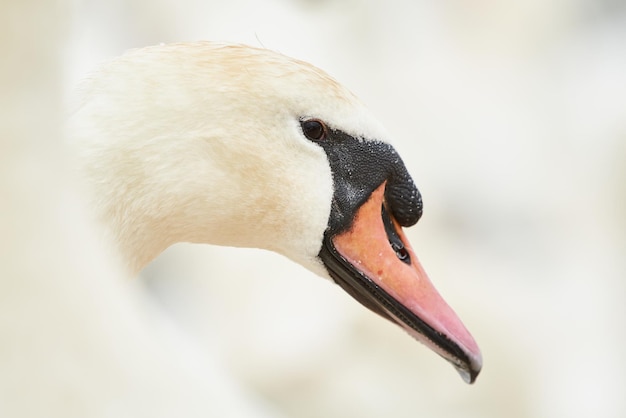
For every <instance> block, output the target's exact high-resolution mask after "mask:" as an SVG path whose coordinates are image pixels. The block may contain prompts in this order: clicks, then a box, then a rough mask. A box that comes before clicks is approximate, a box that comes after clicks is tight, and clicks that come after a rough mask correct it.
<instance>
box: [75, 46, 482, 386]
mask: <svg viewBox="0 0 626 418" xmlns="http://www.w3.org/2000/svg"><path fill="white" fill-rule="evenodd" d="M68 132H69V138H70V141H71V143H72V144H73V145H74V147H75V149H76V150H77V157H78V161H79V170H80V175H81V177H82V179H83V182H84V186H85V188H86V189H88V190H89V196H90V199H89V201H90V204H91V206H92V207H93V213H94V216H95V217H96V218H97V219H98V221H99V222H100V223H101V224H102V225H104V226H105V228H106V231H107V235H108V237H109V238H110V239H111V241H112V242H114V244H115V251H116V254H118V255H119V257H120V259H121V260H122V261H123V263H124V265H125V266H126V268H127V269H128V272H129V273H132V274H137V273H139V272H140V271H141V269H142V268H143V267H144V266H145V265H146V264H148V263H149V262H150V261H151V260H152V259H154V258H155V257H156V256H157V255H158V254H159V253H161V252H162V251H163V250H165V249H166V248H167V247H169V246H170V245H172V244H175V243H177V242H193V243H208V244H215V245H222V246H234V247H256V248H262V249H266V250H270V251H274V252H277V253H279V254H282V255H283V256H286V257H288V258H289V259H291V260H293V261H294V262H296V263H299V264H300V265H302V266H303V267H305V268H307V269H309V270H310V271H312V272H314V273H316V274H317V275H319V276H322V277H325V278H328V279H331V280H332V281H334V282H335V283H337V284H338V285H339V286H340V287H341V288H343V289H344V290H345V291H346V292H347V293H349V294H350V295H351V296H353V297H354V298H355V299H356V300H357V301H359V302H360V303H362V304H363V305H364V306H365V307H367V308H368V309H370V310H372V311H373V312H375V313H377V314H379V315H381V316H382V317H384V318H386V319H388V320H390V321H391V322H393V323H395V324H397V325H399V326H400V327H401V328H403V329H404V330H405V331H407V332H408V333H409V334H410V335H411V336H413V337H414V338H416V339H417V340H418V341H420V342H422V343H423V344H425V345H426V346H427V347H429V348H430V349H432V350H433V351H434V352H436V353H437V354H439V355H440V356H441V357H443V358H444V359H446V360H447V361H449V362H450V363H451V364H452V365H453V366H454V367H455V368H456V369H457V371H458V372H459V373H460V374H461V376H462V377H463V379H464V380H465V381H466V382H468V383H472V382H474V380H475V379H476V377H477V376H478V373H479V372H480V370H481V367H482V357H481V353H480V350H479V348H478V346H477V344H476V342H475V341H474V339H473V337H472V336H471V335H470V333H469V332H468V331H467V329H466V328H465V326H464V325H463V324H462V322H461V321H460V319H459V318H458V317H457V315H456V314H455V312H454V311H453V310H452V309H451V308H450V307H449V306H448V305H447V303H446V302H445V301H444V300H443V298H442V297H441V296H440V295H439V293H438V292H437V290H436V289H435V288H434V286H433V285H432V283H431V281H430V280H429V278H428V276H427V275H426V273H425V271H424V269H423V267H422V265H421V264H420V262H419V261H418V258H417V256H416V255H415V253H414V251H413V249H412V247H411V245H410V243H409V242H408V240H407V238H406V236H405V234H404V233H403V229H402V228H403V227H409V226H412V225H413V224H415V223H416V222H417V221H418V219H419V218H420V216H421V214H422V199H421V195H420V193H419V191H418V189H417V188H416V186H415V184H414V182H413V180H412V178H411V176H410V175H409V173H408V171H407V169H406V167H405V165H404V163H403V162H402V159H401V158H400V156H399V155H398V153H397V152H396V151H395V149H394V148H393V146H392V145H390V143H389V140H388V134H387V133H386V131H385V130H384V128H383V127H382V126H381V124H380V123H379V122H377V121H376V119H375V118H374V117H373V116H372V115H371V114H370V112H369V111H368V110H367V109H366V107H365V106H364V105H363V104H362V103H361V102H360V101H359V100H358V99H357V98H356V97H355V96H354V95H353V94H352V93H351V92H350V91H348V90H347V89H346V88H345V87H343V86H342V85H341V84H339V83H338V82H337V81H335V80H334V79H333V78H331V77H330V76H329V75H327V74H326V73H325V72H323V71H322V70H320V69H318V68H316V67H314V66H312V65H310V64H308V63H305V62H302V61H299V60H296V59H292V58H289V57H286V56H284V55H282V54H280V53H277V52H273V51H270V50H267V49H261V48H255V47H249V46H244V45H235V44H220V43H213V42H195V43H176V44H162V45H158V46H152V47H147V48H142V49H137V50H132V51H129V52H127V53H125V54H124V55H122V56H120V57H118V58H116V59H113V60H112V61H110V62H109V63H106V64H104V65H103V66H102V67H101V68H100V69H99V70H97V71H96V72H95V73H94V74H92V75H91V76H90V77H89V78H88V79H87V80H85V81H84V82H83V83H82V84H81V85H80V88H79V100H78V102H77V103H76V105H75V108H74V109H73V111H72V114H71V117H70V120H69V129H68Z"/></svg>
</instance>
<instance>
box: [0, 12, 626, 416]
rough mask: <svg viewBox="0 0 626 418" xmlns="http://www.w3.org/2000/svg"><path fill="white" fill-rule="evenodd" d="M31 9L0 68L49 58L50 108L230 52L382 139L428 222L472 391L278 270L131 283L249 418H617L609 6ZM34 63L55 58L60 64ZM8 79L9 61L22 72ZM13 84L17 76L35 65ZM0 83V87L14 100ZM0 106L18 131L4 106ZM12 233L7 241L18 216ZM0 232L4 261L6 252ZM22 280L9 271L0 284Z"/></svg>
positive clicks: (217, 257)
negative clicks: (248, 410) (468, 342)
mask: <svg viewBox="0 0 626 418" xmlns="http://www.w3.org/2000/svg"><path fill="white" fill-rule="evenodd" d="M22 4H30V3H29V2H24V3H22ZM30 6H31V9H27V8H25V9H24V12H23V14H15V15H12V14H11V13H5V14H4V18H3V19H7V20H8V21H9V20H10V19H14V20H12V21H9V23H10V22H13V26H12V25H11V24H9V32H5V34H6V33H9V34H10V30H11V28H17V29H16V30H22V31H25V33H26V32H28V33H30V34H31V35H32V36H31V37H30V38H29V37H20V38H13V39H11V38H10V37H9V38H5V40H6V39H8V40H9V41H12V42H13V43H9V42H7V44H6V45H5V46H7V47H8V48H9V51H11V48H14V49H17V50H19V46H20V45H41V43H42V42H44V44H43V45H44V47H45V48H43V50H44V51H47V52H44V53H43V54H42V56H44V58H46V59H47V60H48V61H46V62H47V63H48V64H49V65H51V66H55V65H56V67H55V68H56V69H57V70H58V77H57V79H61V80H62V84H61V87H60V89H53V93H54V94H56V95H58V96H59V97H61V98H63V97H66V96H67V95H69V94H70V92H71V89H72V86H74V85H75V84H76V83H77V82H78V81H79V80H80V79H81V78H82V77H84V76H86V75H87V74H88V73H89V72H90V71H91V70H93V69H94V68H95V67H97V65H98V64H99V63H100V62H102V61H105V60H107V59H109V58H112V57H114V56H117V55H120V54H121V53H123V52H124V51H125V50H127V49H130V48H135V47H141V46H146V45H152V44H157V43H161V42H173V41H184V40H199V39H208V40H218V41H229V42H240V43H246V44H251V45H254V46H262V47H266V48H269V49H273V50H277V51H280V52H282V53H284V54H286V55H290V56H293V57H296V58H300V59H303V60H305V61H309V62H311V63H313V64H315V65H316V66H318V67H320V68H322V69H324V70H326V71H327V72H328V73H330V74H331V75H332V76H334V77H335V78H336V79H337V80H339V81H340V82H341V83H343V84H344V85H346V86H347V87H349V88H350V89H351V90H352V91H353V92H354V93H355V94H356V95H357V96H359V97H360V98H361V99H362V100H363V101H364V102H365V103H366V104H367V105H368V106H369V107H370V108H371V109H372V111H373V113H374V114H376V115H377V116H378V118H379V119H380V120H381V121H382V122H383V124H384V125H385V126H386V128H387V129H388V131H389V132H390V133H391V134H392V137H393V139H394V145H395V146H396V148H397V149H398V151H399V152H400V155H401V156H402V157H403V159H404V161H405V163H406V165H407V167H408V169H409V171H410V172H411V173H412V175H413V178H414V179H415V181H416V183H417V185H418V187H419V188H420V190H421V192H422V195H423V197H424V202H425V212H424V216H423V218H422V220H421V221H420V222H419V224H418V225H416V226H415V227H413V228H411V229H410V230H408V235H409V239H410V240H411V242H412V243H413V246H414V248H415V250H416V252H417V253H418V255H419V256H420V259H421V261H422V263H423V264H424V266H425V268H426V269H427V271H428V272H429V275H430V277H431V279H432V280H433V282H434V283H435V285H436V286H437V288H438V289H439V291H440V292H441V293H442V295H443V296H444V297H445V298H446V300H447V301H448V302H449V304H450V305H451V306H452V307H453V308H454V309H455V310H456V312H457V313H458V314H459V316H460V317H461V318H462V319H463V321H464V323H465V324H466V326H467V327H468V329H469V330H470V331H471V332H472V334H473V335H474V337H475V338H476V340H477V342H478V344H479V346H480V347H481V349H482V353H483V358H484V369H483V371H482V374H481V375H480V376H479V378H478V380H477V382H476V383H475V384H474V385H473V386H467V385H465V384H464V383H463V382H462V381H461V379H460V378H459V377H458V376H457V375H456V373H455V372H454V370H453V369H452V367H450V366H449V365H448V364H447V363H446V362H445V361H443V360H441V359H440V358H438V357H437V356H436V355H435V354H433V353H431V352H430V351H429V350H427V349H426V348H424V347H423V346H421V345H419V344H418V343H416V342H415V341H413V340H412V339H411V338H410V337H408V336H407V335H405V334H404V333H403V332H402V331H401V330H400V329H398V328H397V327H395V326H393V325H391V324H390V323H388V322H386V321H384V320H382V319H380V318H378V317H377V316H376V315H374V314H372V313H371V312H369V311H367V310H366V309H365V308H363V307H362V306H361V305H359V304H358V303H356V302H355V301H353V300H352V299H351V298H350V297H349V296H348V295H347V294H345V293H344V292H343V291H342V290H340V289H339V288H338V287H337V286H335V285H333V284H331V283H329V282H327V281H325V280H322V279H320V278H318V277H316V276H313V275H312V274H310V273H309V272H307V271H305V270H304V269H303V268H301V267H300V266H298V265H294V264H293V263H291V262H289V261H288V260H286V259H283V258H281V257H280V256H277V255H275V254H272V253H268V252H262V251H256V250H246V249H228V248H216V247H209V246H192V245H185V244H180V245H177V246H174V247H172V248H170V249H169V250H168V251H166V252H165V253H164V254H162V256H160V257H159V258H158V259H157V260H155V261H154V262H153V263H152V264H151V265H149V266H148V267H147V268H146V270H145V271H144V272H142V274H141V276H142V277H141V279H140V281H139V285H138V287H139V290H138V291H139V292H140V293H141V294H142V295H146V294H147V295H148V299H149V300H150V302H149V304H150V305H151V306H152V305H154V306H156V307H157V308H158V310H159V311H161V312H164V313H165V316H166V317H167V318H168V321H170V322H171V324H172V325H173V326H174V327H175V328H176V329H177V332H180V333H181V334H184V335H185V337H184V338H187V339H188V340H189V341H192V342H193V344H194V346H195V347H196V348H197V350H198V351H199V352H201V353H204V354H206V356H210V357H211V358H213V359H215V362H216V364H219V367H220V368H222V369H223V372H224V373H225V374H227V375H228V376H230V377H232V380H233V381H235V382H236V385H237V386H239V387H240V388H242V390H243V391H244V392H245V393H246V394H248V395H249V396H251V397H253V398H254V399H255V400H256V401H258V403H259V405H262V406H261V407H259V408H261V409H263V411H264V412H263V413H266V412H267V411H271V412H270V413H271V414H273V415H272V416H284V417H311V418H313V417H326V418H332V417H337V418H339V417H347V416H352V417H381V416H386V417H414V416H429V417H481V418H485V417H494V418H495V417H503V416H507V417H512V418H515V417H589V416H594V417H606V418H610V417H615V418H617V417H623V416H624V415H625V414H626V396H625V395H626V359H625V353H626V303H625V297H626V280H625V278H626V257H625V255H626V234H625V232H626V222H625V219H626V216H625V215H626V2H625V1H621V0H556V1H550V2H546V1H540V0H527V1H521V0H520V1H498V0H478V1H468V0H445V1H439V2H435V1H425V0H419V1H414V0H394V1H389V2H376V1H370V0H319V1H316V0H298V1H296V0H266V1H264V2H255V1H252V0H232V1H229V2H223V1H222V2H217V1H207V0H204V1H201V0H183V1H181V0H176V1H174V0H157V1H147V0H124V1H122V0H113V1H108V2H103V1H95V0H83V1H74V2H71V3H69V4H68V3H55V2H51V3H50V4H48V5H46V6H41V5H39V6H36V5H34V3H32V4H30ZM2 7H3V8H4V9H5V11H6V10H10V9H11V7H13V6H11V5H10V4H8V3H7V4H3V5H2ZM14 7H16V8H17V7H18V6H14ZM31 17H34V19H33V23H32V26H26V28H27V29H26V30H24V29H23V28H22V26H23V25H22V23H23V22H28V19H29V18H31ZM15 19H23V20H18V21H17V23H15V22H16V21H15ZM55 21H56V22H59V23H57V24H55V23H54V22H55ZM51 22H52V23H51ZM3 27H6V25H3ZM5 31H6V29H5ZM38 31H40V32H38ZM51 33H54V34H56V35H50V34H51ZM51 36H52V37H51ZM51 39H52V40H51ZM55 40H56V41H55ZM46 42H57V43H56V48H57V49H56V51H57V52H58V53H56V54H55V49H54V48H55V46H54V44H52V45H48V44H47V43H46ZM5 50H6V48H5ZM40 50H41V48H40ZM48 55H50V56H48ZM9 57H13V58H14V59H16V60H20V59H21V58H20V57H21V55H20V53H15V54H14V55H11V54H10V53H9ZM58 57H60V59H59V58H58ZM9 62H11V61H7V62H5V63H3V64H2V66H4V67H5V69H6V68H8V67H9V65H8V64H7V63H9ZM20 63H21V64H20V65H21V66H22V67H21V68H22V69H23V68H32V65H33V64H32V63H31V62H28V61H23V60H22V61H20ZM50 63H52V64H50ZM41 68H43V69H45V68H47V67H45V66H44V67H41ZM16 71H18V70H16ZM14 74H17V72H16V73H11V72H6V71H5V72H4V75H5V80H4V81H5V83H6V84H5V86H9V87H11V86H13V88H14V91H16V92H20V91H21V90H19V88H20V87H21V86H20V83H19V82H17V81H15V80H14V79H13V80H12V79H11V77H13V76H14ZM24 77H26V76H24ZM38 77H40V78H41V75H38ZM7 80H8V81H7ZM24 80H26V82H29V81H28V79H26V78H25V79H24ZM43 81H44V82H45V81H46V79H45V77H44V80H43ZM42 91H44V92H45V91H46V90H42ZM16 94H17V93H16ZM16 97H17V96H16ZM3 106H4V107H5V108H6V109H8V108H9V107H10V108H11V109H16V107H15V106H14V105H13V104H12V103H11V102H9V101H8V99H6V98H5V99H4V103H3ZM18 110H19V109H18ZM21 111H22V113H21V114H23V113H24V112H29V108H28V107H25V108H22V110H21ZM16 112H17V110H16ZM42 113H45V110H44V111H40V112H39V114H42ZM56 117H58V119H59V120H62V116H59V115H57V116H55V118H56ZM6 121H9V120H8V119H6ZM9 122H10V121H9ZM44 128H45V125H44ZM44 128H40V129H44ZM5 132H6V131H5ZM30 134H31V136H33V137H36V138H38V140H39V142H33V144H35V145H36V144H42V147H43V149H44V150H46V153H45V155H43V154H41V153H42V151H41V149H39V148H38V147H34V148H32V147H30V146H29V147H24V148H21V149H20V152H21V154H20V155H30V154H29V153H31V152H33V149H35V150H36V151H35V152H37V153H39V154H38V155H40V157H41V158H40V160H37V161H39V162H41V161H47V159H48V158H57V157H58V153H57V151H55V147H60V145H58V144H61V142H62V141H61V140H58V141H56V142H54V141H53V142H49V141H46V138H43V136H42V135H41V134H42V133H41V132H39V131H32V132H31V133H30ZM60 136H61V135H60V134H58V137H59V138H60ZM3 144H4V145H5V146H7V144H9V145H10V144H11V142H10V141H8V142H7V141H5V142H4V143H3ZM50 144H52V145H50ZM55 144H56V145H55ZM11 149H13V150H14V151H15V150H16V149H17V148H15V147H13V148H9V147H6V148H5V151H4V153H5V158H4V159H5V160H6V161H9V156H10V155H11V154H10V153H9V151H11ZM7 150H8V151H7ZM15 155H17V154H15ZM0 158H1V157H0ZM58 158H61V160H62V157H58ZM11 161H14V160H11ZM15 166H16V167H17V166H18V164H17V163H16V164H15ZM6 167H7V166H5V171H4V174H5V178H4V180H8V181H5V183H3V184H4V185H5V189H4V190H5V191H7V190H8V191H9V196H11V194H10V192H11V190H17V187H18V186H15V187H16V188H15V189H11V187H13V186H11V184H12V183H11V181H14V183H13V184H15V182H16V180H15V179H16V177H15V176H13V177H12V176H11V175H7V173H9V174H11V172H9V171H8V170H9V169H7V168H6ZM9 167H12V166H11V165H9ZM55 167H56V166H55ZM1 170H2V169H0V174H1V173H2V171H1ZM61 183H62V180H61ZM35 186H37V184H35ZM32 190H33V189H31V192H32ZM34 190H36V188H35V189H34ZM7 201H8V200H7ZM42 201H43V202H44V203H45V199H44V198H42ZM31 208H34V209H33V212H32V213H30V212H29V214H30V216H32V217H33V219H40V218H41V219H43V220H42V222H44V223H45V222H46V219H48V215H47V212H46V210H45V205H35V206H31ZM12 214H13V218H10V217H9V215H11V213H9V215H6V216H7V217H5V223H6V225H9V224H10V223H11V222H13V221H16V222H17V221H19V220H20V219H22V217H23V216H26V215H24V214H23V212H19V211H14V212H12ZM11 219H12V220H11ZM0 225H2V224H0ZM8 231H9V232H8V233H5V235H4V236H5V238H4V239H5V244H6V245H7V246H12V245H13V240H12V238H11V235H10V233H11V230H10V229H9V230H8ZM36 237H37V235H36V234H33V239H34V240H36V239H37V238H36ZM28 245H29V241H28V240H27V239H26V238H24V246H23V247H22V248H23V252H28V251H31V248H32V247H29V246H28ZM7 248H9V247H7ZM11 249H12V248H9V250H11ZM8 254H11V253H10V251H9V252H8ZM75 255H78V258H81V254H80V253H78V254H76V253H75ZM9 261H10V260H9ZM26 264H27V262H25V263H24V264H23V265H20V264H19V262H17V264H16V265H15V266H13V267H8V268H7V267H5V273H6V272H15V271H20V269H21V268H23V266H24V265H26ZM5 266H6V265H5ZM0 271H1V270H0ZM33 274H36V273H33ZM60 277H62V275H60ZM7 278H9V275H8V274H7V275H5V276H4V279H5V283H4V287H5V289H4V290H5V295H6V294H7V293H6V288H8V285H7V282H6V279H7ZM32 289H35V290H36V289H37V288H36V287H33V288H32ZM5 297H6V296H5ZM21 297H22V298H23V300H27V299H28V295H24V294H22V296H21ZM17 300H19V299H17ZM11 309H12V308H11V307H9V305H7V304H4V305H0V315H4V316H5V319H9V318H12V317H13V316H12V315H14V313H15V312H16V311H12V310H11ZM15 309H17V308H15ZM32 309H37V305H33V308H32ZM77 312H78V311H77ZM30 331H31V330H29V329H26V330H25V331H24V332H26V333H28V332H30ZM34 332H35V331H34ZM7 335H9V334H7V333H4V343H6V342H7V340H8V337H7ZM2 340H3V336H2V335H0V342H1V341H2ZM24 344H28V343H27V342H24ZM18 348H19V349H21V348H20V347H18ZM26 351H27V350H26ZM1 353H2V351H1V349H0V355H1ZM50 358H51V359H52V358H53V357H52V356H51V357H50ZM0 364H1V363H0ZM6 364H8V362H6ZM6 364H5V365H6ZM27 364H28V363H27ZM59 370H61V371H60V372H59V373H63V367H62V366H59ZM5 372H6V370H5ZM22 372H24V370H22V371H21V372H15V373H22ZM28 372H31V373H32V374H33V375H34V376H37V373H36V372H35V371H34V370H26V371H25V372H24V373H28ZM5 376H6V373H5ZM152 378H153V379H155V380H158V379H159V376H158V375H154V376H152ZM5 380H7V378H6V377H5ZM0 383H2V382H0ZM4 383H5V384H7V383H6V382H4ZM9 386H10V385H9ZM5 387H6V386H5ZM256 401H255V402H256ZM146 402H150V401H146ZM0 410H1V404H0ZM9 410H10V409H9ZM259 414H261V412H259ZM13 416H18V415H13ZM60 416H61V415H60ZM112 416H114V415H112ZM221 416H237V415H236V413H235V412H234V411H233V412H232V414H226V415H221Z"/></svg>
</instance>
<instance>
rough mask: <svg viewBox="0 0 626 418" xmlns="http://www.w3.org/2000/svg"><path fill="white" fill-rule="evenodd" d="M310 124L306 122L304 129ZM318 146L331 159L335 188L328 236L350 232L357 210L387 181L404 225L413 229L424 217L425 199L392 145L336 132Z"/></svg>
mask: <svg viewBox="0 0 626 418" xmlns="http://www.w3.org/2000/svg"><path fill="white" fill-rule="evenodd" d="M307 122H308V121H304V122H302V125H303V129H304V124H305V123H307ZM316 143H317V144H318V145H319V146H320V147H322V148H323V149H324V151H325V152H326V155H327V156H328V162H329V163H330V168H331V171H332V173H333V181H334V186H335V193H334V196H333V201H332V207H331V213H330V219H329V222H328V230H327V233H328V234H330V235H335V234H338V233H340V232H343V231H345V230H346V229H348V228H349V227H350V225H351V223H352V221H353V220H354V216H355V214H356V211H357V210H358V209H359V207H361V205H362V204H363V203H365V201H366V200H367V199H368V198H369V196H370V195H371V194H372V192H373V191H374V190H376V188H378V186H380V185H381V184H382V183H383V182H384V181H387V186H386V188H385V202H386V204H387V209H388V210H389V211H390V212H391V214H392V215H393V217H394V218H395V219H396V220H397V221H398V223H399V224H400V225H402V226H411V225H413V224H415V223H416V222H417V221H418V220H419V218H420V217H421V216H422V197H421V195H420V193H419V191H418V190H417V187H415V184H414V183H413V179H411V176H410V175H409V173H408V172H407V170H406V167H405V166H404V163H403V162H402V159H401V158H400V156H399V155H398V153H397V152H396V150H395V149H394V148H393V147H392V146H391V145H389V144H386V143H384V142H380V141H371V140H364V139H361V138H355V137H353V136H350V135H348V134H346V133H344V132H342V131H338V130H332V129H329V130H328V131H327V135H326V139H325V140H324V141H320V142H316Z"/></svg>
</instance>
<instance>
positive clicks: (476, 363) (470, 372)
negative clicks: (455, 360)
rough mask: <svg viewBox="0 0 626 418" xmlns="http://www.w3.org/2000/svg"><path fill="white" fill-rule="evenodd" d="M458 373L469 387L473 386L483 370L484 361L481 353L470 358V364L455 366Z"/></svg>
mask: <svg viewBox="0 0 626 418" xmlns="http://www.w3.org/2000/svg"><path fill="white" fill-rule="evenodd" d="M453 366H454V368H455V369H456V371H457V372H458V373H459V375H460V376H461V379H463V381H464V382H465V383H467V384H468V385H471V384H472V383H474V382H475V381H476V378H477V377H478V375H479V374H480V371H481V370H482V368H483V359H482V356H481V354H480V353H478V356H477V357H474V358H470V360H469V362H467V363H465V362H464V363H462V364H460V365H459V364H453Z"/></svg>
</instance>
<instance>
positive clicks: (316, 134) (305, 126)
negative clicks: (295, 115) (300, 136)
mask: <svg viewBox="0 0 626 418" xmlns="http://www.w3.org/2000/svg"><path fill="white" fill-rule="evenodd" d="M300 125H301V126H302V132H304V136H306V137H307V138H308V139H310V140H311V141H322V140H324V139H326V136H327V135H328V128H327V127H326V125H325V124H324V122H322V121H319V120H317V119H309V120H305V121H303V122H301V123H300Z"/></svg>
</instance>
